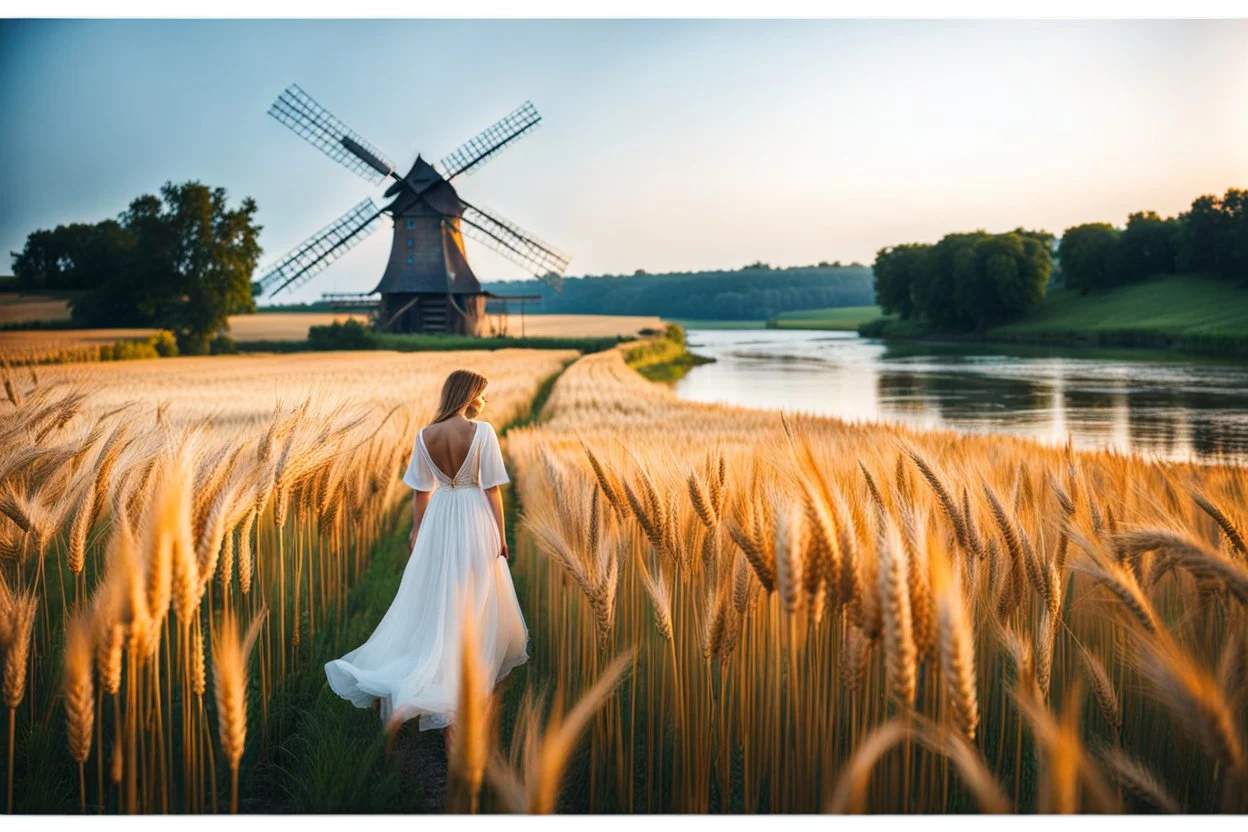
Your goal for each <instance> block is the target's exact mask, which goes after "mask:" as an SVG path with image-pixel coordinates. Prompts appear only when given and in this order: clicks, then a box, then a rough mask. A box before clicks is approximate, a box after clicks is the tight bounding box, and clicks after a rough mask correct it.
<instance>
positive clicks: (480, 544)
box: [325, 422, 529, 731]
mask: <svg viewBox="0 0 1248 832" xmlns="http://www.w3.org/2000/svg"><path fill="white" fill-rule="evenodd" d="M475 424H476V433H475V434H474V435H473V438H472V444H471V445H470V446H469V448H468V455H467V457H465V458H464V462H463V464H462V465H461V466H460V468H459V470H458V471H456V472H455V474H454V476H450V477H448V476H447V475H446V474H445V473H444V472H442V471H441V470H440V469H439V468H438V466H437V465H436V464H434V462H433V459H432V458H431V457H430V456H429V450H428V448H426V447H425V442H424V436H423V434H424V430H423V429H422V430H421V431H420V432H418V433H417V434H416V443H415V447H414V448H413V449H412V458H411V462H410V463H409V464H408V466H407V471H406V473H404V475H403V482H404V483H405V484H406V485H408V486H409V487H411V488H414V489H417V490H420V491H433V495H432V496H431V497H430V498H429V504H428V506H426V508H425V514H424V517H423V519H422V521H421V524H420V531H419V533H418V534H417V536H416V544H415V546H414V547H413V549H412V553H411V556H410V557H409V558H408V561H407V566H406V567H405V568H404V570H403V579H402V582H401V583H400V584H399V590H398V593H397V594H396V595H395V597H394V601H393V602H391V604H390V609H389V610H387V611H386V614H385V616H384V617H383V618H382V619H381V623H380V624H378V625H377V629H376V630H374V631H373V634H372V635H371V636H369V638H368V641H366V642H364V643H363V644H362V645H360V646H359V647H357V648H356V649H354V650H352V651H351V652H350V653H347V654H346V655H345V656H343V657H342V658H341V659H335V660H333V661H331V662H328V663H326V665H325V674H326V675H327V676H328V677H329V685H330V687H331V688H333V690H334V692H335V693H337V694H338V695H339V696H341V697H343V698H344V699H349V700H350V701H351V702H352V703H354V704H355V706H356V707H359V708H367V707H369V706H370V705H371V704H372V701H373V700H374V699H377V698H379V699H380V700H381V718H382V723H383V724H389V723H390V722H391V719H392V718H393V719H394V720H396V721H405V720H408V719H412V718H415V717H419V718H420V723H419V726H420V730H422V731H426V730H429V729H431V728H443V727H446V726H447V725H449V724H451V722H453V721H454V717H455V705H456V699H457V693H458V689H459V663H460V649H461V647H460V639H459V628H460V622H461V621H462V620H463V615H464V607H463V604H465V603H467V604H471V605H472V618H473V623H474V627H475V630H476V633H477V637H478V639H477V640H478V644H479V656H480V657H481V661H482V663H483V667H484V668H485V670H486V678H488V679H492V680H493V681H494V683H497V682H498V681H500V680H501V679H502V678H503V677H504V676H506V675H507V674H508V673H509V672H511V670H512V669H514V668H515V667H517V666H518V665H520V664H523V663H524V662H525V661H527V660H528V658H529V655H528V638H529V633H528V627H527V626H526V625H525V622H524V616H523V615H522V614H521V612H520V603H519V601H518V600H517V599H516V590H515V587H514V586H513V585H512V582H511V572H510V570H509V569H508V565H507V562H506V560H504V559H503V558H501V557H499V552H500V550H501V548H502V542H501V540H500V538H499V534H498V525H497V524H496V523H495V522H494V514H493V512H492V511H491V510H490V505H489V500H488V498H487V497H486V496H485V491H484V489H486V488H490V487H491V486H495V485H501V484H502V483H505V482H510V479H509V478H508V476H507V472H506V470H505V469H504V468H503V455H502V450H501V449H500V448H499V444H498V434H497V433H496V432H495V431H494V427H493V425H491V424H490V423H489V422H476V423H475Z"/></svg>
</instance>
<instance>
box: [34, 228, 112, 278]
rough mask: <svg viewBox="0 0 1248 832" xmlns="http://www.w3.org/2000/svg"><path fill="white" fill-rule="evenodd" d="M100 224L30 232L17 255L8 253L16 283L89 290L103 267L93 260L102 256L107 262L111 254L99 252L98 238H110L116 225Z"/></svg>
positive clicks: (99, 241) (110, 258) (99, 242)
mask: <svg viewBox="0 0 1248 832" xmlns="http://www.w3.org/2000/svg"><path fill="white" fill-rule="evenodd" d="M105 222H106V223H110V224H111V227H107V228H102V227H101V226H104V223H100V224H98V225H92V224H90V223H71V224H69V225H58V226H57V227H56V228H55V229H53V230H51V231H48V230H44V229H40V230H38V231H33V232H31V234H30V235H29V236H27V238H26V245H25V246H24V247H23V248H22V250H21V251H20V252H18V251H14V252H10V254H11V255H12V257H13V275H14V276H15V277H16V278H17V279H18V283H19V284H20V285H21V286H22V287H24V288H28V289H45V290H74V289H89V288H91V287H92V286H93V285H94V284H95V281H96V279H97V278H98V276H99V272H100V271H101V269H102V267H103V265H104V264H101V263H100V262H99V261H98V260H97V259H96V258H98V257H99V256H100V255H102V254H103V255H105V256H106V257H107V258H108V260H109V261H110V262H111V260H112V259H113V258H112V256H111V255H112V254H113V252H106V251H104V250H103V249H101V248H100V244H101V240H100V237H101V235H103V236H104V237H113V231H114V229H115V227H116V225H117V223H116V222H114V221H112V220H106V221H105Z"/></svg>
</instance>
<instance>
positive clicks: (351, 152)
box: [269, 84, 394, 185]
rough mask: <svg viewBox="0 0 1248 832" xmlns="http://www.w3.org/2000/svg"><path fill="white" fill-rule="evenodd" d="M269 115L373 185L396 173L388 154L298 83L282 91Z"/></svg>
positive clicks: (270, 108)
mask: <svg viewBox="0 0 1248 832" xmlns="http://www.w3.org/2000/svg"><path fill="white" fill-rule="evenodd" d="M269 115H271V116H273V118H275V119H277V120H278V121H280V122H281V123H282V124H285V125H286V126H287V127H289V128H290V129H291V130H293V131H295V133H297V134H298V135H300V136H302V137H303V138H304V139H307V140H308V142H309V143H311V144H312V146H313V147H315V148H317V149H318V150H320V151H321V152H322V153H324V154H325V155H326V156H328V157H329V158H331V159H333V160H334V161H335V162H338V163H339V164H341V165H343V166H344V167H346V168H347V170H349V171H351V172H352V173H356V174H359V175H360V176H362V177H364V178H365V179H367V180H368V181H369V182H372V183H373V184H374V185H377V184H379V183H381V182H382V181H383V180H384V179H385V178H386V177H387V176H389V175H390V174H391V173H393V172H394V162H392V161H390V159H389V158H388V157H387V156H386V154H384V153H382V152H381V151H380V150H378V149H377V148H376V147H374V146H373V145H371V144H369V143H368V142H367V141H365V140H364V137H363V136H361V135H360V134H359V133H356V132H355V131H354V130H352V129H351V128H350V127H348V126H347V125H345V124H343V123H342V122H341V121H339V120H338V119H336V118H335V117H334V115H333V113H331V112H329V110H326V109H325V108H324V107H322V106H321V105H320V104H317V103H316V101H315V100H314V99H313V98H312V96H310V95H308V94H307V93H306V92H304V91H303V90H301V89H300V88H299V85H298V84H291V85H290V86H289V87H287V88H286V89H285V90H283V92H282V94H281V95H279V96H278V97H277V100H276V101H274V102H273V106H271V107H269Z"/></svg>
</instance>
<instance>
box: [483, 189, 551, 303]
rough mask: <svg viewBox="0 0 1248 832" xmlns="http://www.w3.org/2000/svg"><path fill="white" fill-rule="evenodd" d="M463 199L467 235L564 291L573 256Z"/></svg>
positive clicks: (546, 282) (544, 281)
mask: <svg viewBox="0 0 1248 832" xmlns="http://www.w3.org/2000/svg"><path fill="white" fill-rule="evenodd" d="M459 202H460V204H461V205H463V206H464V213H463V215H462V216H461V217H460V219H461V220H462V222H463V226H462V228H463V232H464V233H465V234H467V235H468V236H469V237H471V238H473V239H474V240H477V241H478V242H482V243H485V244H486V245H487V246H489V247H490V248H491V249H493V250H494V251H497V252H498V253H499V254H501V255H503V256H504V257H506V258H508V259H509V260H511V261H512V262H514V263H518V264H520V265H521V266H524V267H525V268H527V269H529V270H530V271H532V272H533V274H534V275H535V276H536V277H537V279H538V280H541V281H542V282H543V283H545V284H546V285H548V286H550V287H551V288H552V289H554V290H555V291H562V290H563V273H564V272H565V271H567V268H568V262H569V261H570V260H571V259H572V258H571V257H569V256H568V255H566V254H564V253H563V252H561V251H559V250H558V249H556V248H554V247H552V246H550V245H548V244H546V243H543V242H542V241H541V240H539V239H537V238H536V237H534V236H533V235H532V234H530V233H529V232H527V231H523V230H521V229H520V227H519V226H517V225H516V224H515V223H512V222H508V221H507V220H504V219H501V218H500V217H499V216H498V215H497V214H491V213H487V212H485V211H483V210H481V209H480V208H477V207H476V206H475V205H470V204H469V203H467V202H464V200H463V199H460V201H459Z"/></svg>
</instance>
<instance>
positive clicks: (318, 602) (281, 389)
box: [0, 350, 574, 812]
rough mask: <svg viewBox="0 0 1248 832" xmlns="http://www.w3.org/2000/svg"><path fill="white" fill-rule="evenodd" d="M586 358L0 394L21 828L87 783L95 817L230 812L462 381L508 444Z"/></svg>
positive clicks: (323, 362)
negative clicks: (273, 713)
mask: <svg viewBox="0 0 1248 832" xmlns="http://www.w3.org/2000/svg"><path fill="white" fill-rule="evenodd" d="M573 355H574V353H562V352H554V351H529V350H502V351H497V352H492V353H467V354H466V353H449V352H448V353H422V354H395V353H365V354H331V355H316V354H300V355H296V356H258V357H217V358H212V359H206V358H203V359H200V358H172V359H167V360H163V361H159V362H155V361H152V362H142V361H138V362H117V363H115V364H111V365H99V364H92V365H68V366H58V367H54V368H24V369H22V370H20V371H12V372H9V373H8V374H6V378H5V390H6V393H7V396H8V398H7V400H6V401H5V402H4V403H3V405H2V408H3V413H4V417H3V419H2V420H0V625H2V626H0V648H2V650H3V656H4V675H3V695H4V705H5V709H6V711H7V714H6V716H7V720H6V722H7V731H6V732H5V736H6V756H5V758H4V759H5V775H4V780H5V787H6V798H5V799H6V806H7V807H8V808H9V810H10V811H12V810H13V809H14V808H15V806H16V807H19V808H20V807H21V806H22V804H23V802H24V796H23V794H22V792H21V790H26V795H25V798H33V797H34V794H35V793H36V792H38V791H40V790H43V789H46V788H50V787H51V786H52V784H53V783H54V781H55V780H56V777H55V775H57V774H58V773H60V772H62V771H67V770H69V769H71V768H72V769H73V770H74V771H75V775H74V778H75V782H76V784H77V789H76V792H77V797H78V800H77V803H78V805H79V807H80V808H81V809H83V810H84V811H85V810H87V809H88V808H90V810H92V811H97V810H104V809H108V810H110V811H125V812H167V811H179V812H180V811H217V810H226V809H229V808H231V806H234V807H236V806H237V798H238V783H237V776H238V766H239V761H240V758H241V757H242V755H243V752H244V749H245V748H246V747H248V746H247V744H248V743H249V742H252V741H253V739H252V738H254V737H255V736H256V733H257V732H256V724H257V723H259V724H260V725H261V726H263V724H264V721H265V719H266V717H267V707H268V704H269V702H270V698H271V696H272V694H273V691H274V689H275V688H276V687H277V686H280V685H281V684H282V683H283V680H284V679H285V678H286V677H287V675H288V674H289V673H291V672H293V670H294V669H295V668H296V667H298V666H300V665H301V664H305V663H307V661H308V652H309V647H308V645H310V644H311V643H312V642H313V641H314V640H315V638H316V633H317V629H318V628H329V627H334V626H336V625H337V624H338V623H339V619H340V618H341V610H342V608H343V606H344V605H345V603H346V597H347V593H348V591H349V590H350V588H351V586H352V584H353V583H354V581H355V579H356V576H358V574H359V573H360V572H361V571H362V570H363V569H365V568H366V566H367V562H368V556H369V552H370V550H371V548H372V545H373V543H374V541H375V540H376V539H377V537H378V535H379V534H381V533H382V532H383V531H384V530H386V529H387V528H388V527H389V526H392V525H394V523H395V522H396V517H395V512H394V509H395V508H396V506H397V505H398V504H399V498H400V497H401V496H402V495H401V494H400V492H401V491H405V490H406V489H405V488H402V487H401V485H400V484H399V482H398V478H399V475H400V474H401V473H402V471H403V469H404V468H405V467H406V465H407V460H408V458H409V456H410V454H411V449H412V441H413V436H414V434H415V431H416V429H417V428H418V427H419V426H420V425H422V424H424V423H425V422H426V421H428V419H429V418H430V416H431V414H432V411H433V409H434V408H435V407H436V404H437V395H438V391H439V390H440V387H441V384H442V381H443V379H444V378H445V377H446V374H447V373H448V372H449V371H450V370H451V369H454V368H455V367H458V366H465V365H471V366H474V367H477V368H478V369H480V370H481V371H483V372H485V373H487V374H489V375H490V377H491V379H492V384H491V397H490V400H491V409H492V414H493V416H494V418H496V419H499V420H502V421H504V422H505V421H508V420H511V419H513V418H515V417H516V416H518V415H520V414H522V413H525V412H527V409H528V407H529V402H530V401H531V400H532V398H533V396H534V394H535V393H536V391H537V389H538V387H539V385H540V384H541V382H542V380H543V379H544V378H547V377H549V376H551V375H552V374H554V373H555V372H557V371H558V370H559V369H560V368H561V367H562V365H563V363H564V362H566V361H568V360H570V359H571V358H572V356H573ZM249 699H250V706H249V705H248V700H249ZM50 725H55V726H56V727H57V729H58V730H57V731H56V732H53V733H52V734H51V736H54V737H55V736H60V737H62V739H61V740H60V741H59V743H58V744H59V746H60V748H59V749H57V753H56V754H55V755H54V756H53V759H56V760H57V761H58V762H57V763H55V764H53V768H52V770H51V771H49V770H46V769H41V768H40V767H39V763H38V761H39V759H40V757H39V753H40V749H41V748H42V747H43V746H41V745H40V743H41V742H46V740H47V737H48V736H49V734H48V731H49V729H48V727H47V726H50ZM18 746H20V747H21V748H22V749H23V752H22V754H21V756H17V757H16V758H15V749H16V748H17V747H18ZM19 777H20V779H21V782H20V784H19V785H18V791H17V793H15V781H16V780H18V778H19Z"/></svg>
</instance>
